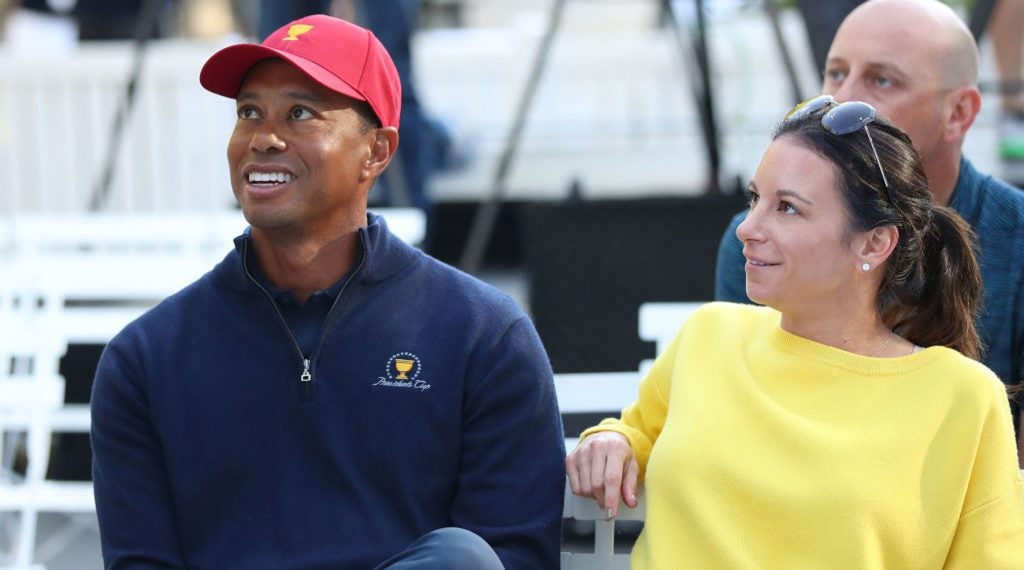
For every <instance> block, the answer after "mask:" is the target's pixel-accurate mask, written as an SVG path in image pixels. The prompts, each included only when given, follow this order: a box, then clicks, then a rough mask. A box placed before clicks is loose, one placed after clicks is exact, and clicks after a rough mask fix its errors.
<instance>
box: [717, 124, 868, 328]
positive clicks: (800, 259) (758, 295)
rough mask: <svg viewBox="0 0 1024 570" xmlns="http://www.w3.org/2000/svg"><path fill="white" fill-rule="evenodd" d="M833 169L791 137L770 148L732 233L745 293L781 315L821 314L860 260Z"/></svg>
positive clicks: (852, 275) (840, 296) (835, 299)
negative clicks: (744, 277) (739, 252)
mask: <svg viewBox="0 0 1024 570" xmlns="http://www.w3.org/2000/svg"><path fill="white" fill-rule="evenodd" d="M837 184H838V178H837V172H836V168H835V166H833V164H832V163H831V162H829V161H828V160H826V159H825V158H823V157H821V156H819V155H818V154H817V153H815V152H813V151H811V150H809V149H808V148H806V147H805V146H802V145H801V144H800V143H799V142H798V141H797V140H796V139H795V138H794V137H789V136H782V137H780V138H778V139H776V140H775V141H773V142H772V143H771V145H769V146H768V149H767V150H766V151H765V154H764V157H763V158H762V159H761V163H760V165H758V167H757V172H756V173H755V174H754V178H753V180H751V182H750V194H751V203H750V210H749V211H748V212H747V217H746V219H745V220H744V221H743V223H741V224H740V225H739V227H738V228H737V229H736V235H737V236H738V237H739V239H740V241H742V242H743V255H744V256H745V257H746V258H747V263H746V266H745V269H746V274H747V296H749V297H750V298H751V299H752V300H753V301H755V302H758V303H761V304H764V305H768V306H770V307H773V308H775V309H778V310H779V311H782V312H783V313H785V312H787V311H791V310H798V311H806V310H811V311H814V310H827V309H828V308H829V307H832V306H835V305H834V304H835V303H837V302H841V301H842V299H843V297H844V295H846V294H847V293H848V292H849V287H850V284H851V283H852V282H853V281H855V280H856V272H857V271H858V267H859V266H860V263H861V262H860V260H859V259H858V256H857V255H855V253H854V251H855V249H854V248H855V243H854V241H855V240H854V237H855V236H854V234H853V232H852V231H851V230H850V221H849V215H848V214H847V211H846V206H845V205H844V203H843V199H842V196H841V195H840V190H839V189H838V188H837Z"/></svg>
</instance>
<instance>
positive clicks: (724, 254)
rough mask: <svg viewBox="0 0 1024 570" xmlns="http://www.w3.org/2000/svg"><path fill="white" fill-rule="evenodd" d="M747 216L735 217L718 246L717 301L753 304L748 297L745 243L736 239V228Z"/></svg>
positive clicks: (716, 271) (741, 213) (738, 215)
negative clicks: (744, 255)
mask: <svg viewBox="0 0 1024 570" xmlns="http://www.w3.org/2000/svg"><path fill="white" fill-rule="evenodd" d="M746 216H747V213H746V212H740V213H739V214H736V215H735V216H733V218H732V222H730V223H729V227H728V228H726V229H725V233H723V234H722V241H721V242H720V243H719V244H718V261H717V263H716V265H715V300H716V301H731V302H733V303H753V302H752V301H751V300H750V298H749V297H747V275H746V273H745V272H744V270H743V266H744V264H746V262H747V260H746V259H745V258H744V257H743V243H742V242H741V241H740V240H739V238H737V237H736V228H737V227H738V226H739V225H740V223H742V222H743V220H744V218H746Z"/></svg>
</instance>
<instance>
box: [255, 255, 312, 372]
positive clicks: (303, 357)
mask: <svg viewBox="0 0 1024 570" xmlns="http://www.w3.org/2000/svg"><path fill="white" fill-rule="evenodd" d="M242 268H243V269H245V276H246V277H248V278H249V281H252V283H253V285H256V286H257V287H259V289H260V291H263V294H264V295H266V297H267V300H269V301H270V306H271V307H274V312H275V313H277V320H278V322H280V323H281V326H282V327H284V332H285V334H287V335H288V338H289V339H291V341H292V346H294V347H295V352H297V353H299V361H301V362H302V374H300V375H299V381H300V382H303V383H304V384H308V383H309V382H312V381H313V375H312V373H311V372H310V371H309V362H310V359H309V358H306V355H305V354H303V352H302V347H301V346H299V341H298V339H296V338H295V335H294V334H292V329H291V328H289V327H288V321H286V320H285V318H284V314H283V313H281V308H280V307H278V306H277V303H276V302H274V296H273V295H271V294H270V291H267V288H266V287H264V286H263V285H261V284H260V282H259V281H257V280H256V278H255V277H253V276H252V273H249V240H248V239H246V240H245V241H243V242H242Z"/></svg>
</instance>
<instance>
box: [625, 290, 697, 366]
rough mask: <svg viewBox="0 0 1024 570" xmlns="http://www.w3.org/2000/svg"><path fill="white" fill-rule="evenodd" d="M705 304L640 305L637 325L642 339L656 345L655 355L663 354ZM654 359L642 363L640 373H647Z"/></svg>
mask: <svg viewBox="0 0 1024 570" xmlns="http://www.w3.org/2000/svg"><path fill="white" fill-rule="evenodd" d="M703 304H704V303H703V302H699V301H692V302H683V303H644V304H642V305H640V315H639V316H640V318H639V320H638V323H637V325H638V326H637V328H638V329H639V334H640V338H641V339H643V340H647V341H651V342H653V343H654V344H655V355H658V354H661V353H662V352H664V351H665V349H667V348H668V344H669V343H670V342H672V339H673V338H674V337H675V336H676V333H677V332H679V327H681V326H683V323H684V322H686V319H688V318H690V315H692V314H693V312H694V311H696V310H697V309H698V308H700V306H701V305H703ZM653 363H654V359H650V360H644V361H642V362H641V363H640V371H641V372H647V370H648V369H649V368H650V367H651V364H653Z"/></svg>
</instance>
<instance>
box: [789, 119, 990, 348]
mask: <svg viewBox="0 0 1024 570" xmlns="http://www.w3.org/2000/svg"><path fill="white" fill-rule="evenodd" d="M831 108H832V107H831V106H828V107H825V108H824V109H822V110H821V111H818V112H815V113H811V114H810V115H807V116H805V117H801V118H798V119H792V120H787V121H783V122H782V123H781V124H780V125H779V126H778V128H777V129H776V130H775V133H774V134H773V136H772V138H773V139H775V138H778V137H782V136H787V137H795V138H796V139H797V140H799V141H800V142H801V144H803V145H805V146H806V147H807V148H809V149H811V150H813V151H814V152H816V153H817V154H818V155H820V156H822V157H823V158H825V159H826V160H828V161H830V162H832V163H833V164H835V165H836V168H837V170H838V172H839V176H838V182H839V188H840V190H841V191H842V194H843V200H844V204H845V206H846V209H847V211H848V212H849V216H850V225H851V227H852V229H853V230H854V231H867V230H871V229H873V228H877V227H881V226H887V225H892V226H895V227H896V228H897V229H898V230H899V243H898V244H897V245H896V248H895V249H894V250H893V252H892V255H891V256H890V257H889V261H888V265H887V268H886V271H885V276H884V277H883V278H882V282H881V284H880V286H879V291H878V306H879V311H880V312H881V315H882V321H883V322H884V323H885V324H886V326H888V327H890V328H892V329H893V330H895V331H896V332H897V333H898V334H900V335H902V336H903V337H904V338H906V339H907V340H909V341H911V342H913V343H914V344H917V345H920V346H932V345H941V346H947V347H950V348H953V349H956V350H958V351H960V352H961V353H963V354H965V355H967V356H969V357H971V358H975V359H977V358H979V357H980V356H981V352H982V346H981V340H980V338H979V337H978V332H977V330H976V329H975V318H976V317H977V314H978V310H979V308H980V306H981V297H982V284H981V273H980V270H979V268H978V261H977V258H976V256H975V251H974V250H975V246H974V243H975V238H974V234H973V232H972V230H971V228H970V226H969V225H967V223H966V222H965V221H964V220H963V219H962V218H961V217H960V215H959V214H957V213H956V212H955V211H953V210H951V209H950V208H947V207H944V206H937V205H935V204H934V203H933V202H932V196H931V192H930V191H929V190H928V179H927V178H926V177H925V174H924V169H923V168H922V166H921V159H920V157H919V156H918V154H917V151H915V150H914V147H913V145H912V144H911V142H910V138H909V137H908V136H907V135H906V134H905V133H904V132H903V131H901V130H900V129H899V128H897V127H895V126H893V125H892V124H891V123H889V122H887V121H884V120H881V119H876V120H875V121H874V122H872V123H870V124H869V125H868V126H867V127H864V128H861V129H859V130H857V131H854V132H852V133H849V134H845V135H834V134H832V133H830V132H829V131H827V130H826V129H825V128H824V127H822V125H821V117H822V115H823V113H824V112H827V111H828V110H829V109H831ZM865 128H866V129H870V130H871V137H872V140H873V141H874V144H875V147H876V148H877V150H878V157H879V159H880V161H881V165H882V168H883V169H884V170H885V177H886V179H887V180H888V182H889V188H888V190H887V189H886V187H885V184H884V182H883V179H882V174H881V173H880V172H879V165H878V163H877V162H876V161H875V155H874V153H873V151H872V149H871V144H870V142H869V140H868V135H867V134H866V133H865Z"/></svg>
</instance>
